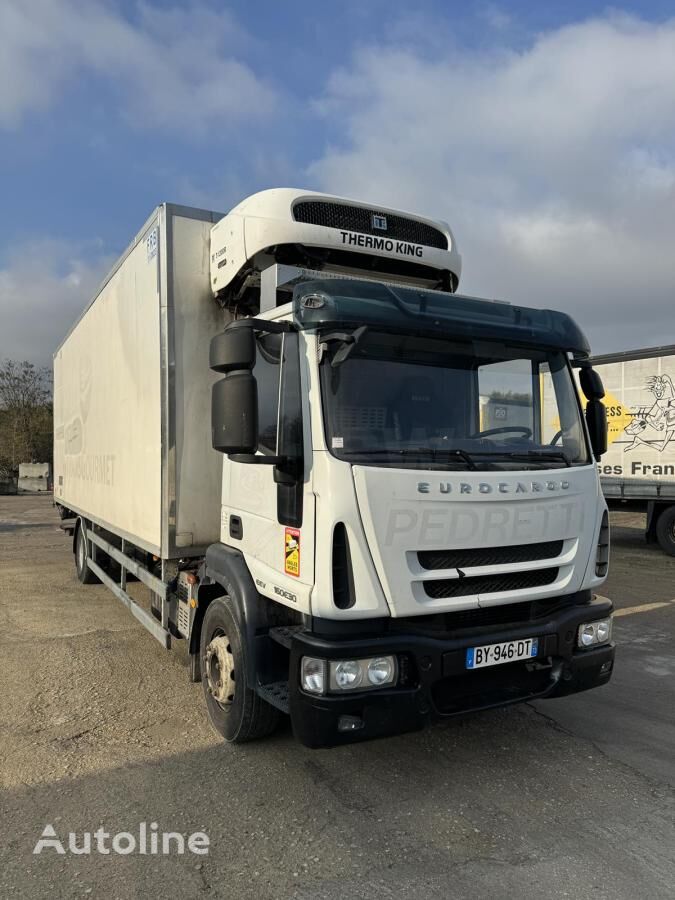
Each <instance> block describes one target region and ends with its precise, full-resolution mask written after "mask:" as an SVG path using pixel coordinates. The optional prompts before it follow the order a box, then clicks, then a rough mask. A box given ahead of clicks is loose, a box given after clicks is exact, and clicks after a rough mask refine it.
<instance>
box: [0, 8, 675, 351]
mask: <svg viewBox="0 0 675 900" xmlns="http://www.w3.org/2000/svg"><path fill="white" fill-rule="evenodd" d="M668 7H669V5H668V4H666V3H663V2H653V3H645V4H640V5H631V6H621V7H616V6H615V7H607V6H605V5H600V4H591V3H579V2H566V3H561V2H556V3H545V4H531V3H524V2H522V3H503V4H497V3H474V4H471V3H443V2H432V0H428V2H417V3H415V4H414V5H413V4H407V3H401V2H396V0H388V2H385V0H370V2H367V3H366V2H360V3H359V2H355V0H344V2H341V3H340V4H331V3H326V2H324V3H316V2H315V3H309V2H307V3H305V2H299V0H295V2H285V3H278V2H276V3H273V2H259V3H251V2H249V3H245V2H231V3H225V2H209V0H198V2H183V3H175V4H172V3H167V2H160V0H155V2H151V0H146V2H144V3H136V2H114V0H88V2H85V0H32V2H30V3H29V2H26V0H3V3H2V5H1V7H0V197H1V199H2V210H3V215H2V216H1V217H0V358H2V357H9V356H27V357H29V358H33V359H35V360H36V361H44V360H48V359H49V358H50V356H51V351H52V350H53V348H54V347H55V346H56V345H57V344H58V342H59V341H60V339H61V337H62V335H63V333H64V332H65V330H66V329H67V327H68V325H69V324H70V322H71V321H72V319H73V318H74V317H75V315H76V314H77V310H78V309H79V308H81V307H82V306H83V305H84V303H85V301H86V298H87V296H88V294H89V293H90V292H91V291H92V290H93V289H94V286H95V284H96V283H97V281H98V279H99V278H100V277H101V276H102V275H103V274H104V272H105V269H106V267H107V266H109V264H110V262H111V261H112V260H113V259H114V257H115V256H116V255H117V254H118V253H119V252H120V251H121V250H122V249H123V248H124V246H125V245H126V243H127V242H128V241H129V240H130V238H131V237H132V236H133V235H134V234H135V232H136V230H137V228H138V227H139V226H140V224H141V223H142V222H143V220H144V219H145V218H146V216H147V215H148V214H149V212H150V211H151V209H152V208H153V207H154V206H155V205H156V204H157V203H159V202H161V201H163V200H171V201H175V202H181V203H187V204H191V205H197V206H206V207H208V208H211V209H221V210H223V211H225V210H227V209H228V208H229V207H230V206H232V205H234V203H236V202H237V201H238V200H239V199H241V198H242V197H243V196H245V195H246V194H248V193H251V192H253V191H255V190H259V189H261V188H264V187H270V186H281V185H293V186H301V187H302V186H306V187H310V188H316V189H319V190H326V191H329V192H334V193H341V194H345V195H348V196H357V197H360V196H363V197H364V199H369V200H371V201H379V202H382V203H383V204H384V203H386V204H388V205H390V206H400V207H402V208H409V209H411V210H413V211H418V212H421V213H424V214H428V215H431V216H438V217H440V218H444V219H446V220H448V221H449V222H450V224H451V225H452V226H453V228H454V230H455V233H456V236H457V240H458V243H459V245H460V249H461V251H462V252H463V255H464V280H463V284H462V289H463V290H465V291H466V292H470V293H481V294H487V295H488V296H505V297H506V298H507V299H511V300H514V301H519V302H525V303H531V304H533V305H539V306H558V307H561V308H564V309H566V310H567V311H569V312H571V313H572V314H573V315H575V316H576V317H577V318H578V319H579V321H580V322H581V324H582V326H584V327H585V328H586V329H587V330H588V332H589V334H590V336H591V338H592V341H593V344H594V346H595V348H596V349H597V350H599V351H608V350H612V349H621V348H626V347H632V346H644V345H648V344H653V343H664V342H675V329H673V328H672V326H671V324H670V321H671V320H670V309H671V308H672V301H673V299H675V298H674V294H675V289H674V288H675V265H674V264H673V254H672V250H671V249H670V248H672V246H673V241H674V240H675V224H674V221H673V220H674V219H675V217H673V215H672V210H673V208H675V207H674V206H673V201H674V200H675V22H674V21H673V20H669V18H668V17H669V15H672V12H671V10H672V7H671V9H669V8H668ZM637 298H639V300H638V299H637Z"/></svg>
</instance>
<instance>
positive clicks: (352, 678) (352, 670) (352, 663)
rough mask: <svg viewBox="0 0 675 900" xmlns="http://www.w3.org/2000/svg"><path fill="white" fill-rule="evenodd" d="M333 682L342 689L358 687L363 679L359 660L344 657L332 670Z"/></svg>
mask: <svg viewBox="0 0 675 900" xmlns="http://www.w3.org/2000/svg"><path fill="white" fill-rule="evenodd" d="M334 678H335V684H336V686H337V687H339V688H342V690H349V689H350V688H356V687H358V686H359V685H360V684H361V682H362V680H363V672H362V671H361V666H360V664H359V661H358V660H356V659H345V660H343V662H339V663H337V665H336V666H335V670H334Z"/></svg>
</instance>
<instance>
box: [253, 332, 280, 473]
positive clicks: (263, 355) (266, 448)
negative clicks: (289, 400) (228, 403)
mask: <svg viewBox="0 0 675 900" xmlns="http://www.w3.org/2000/svg"><path fill="white" fill-rule="evenodd" d="M281 338H282V335H280V334H265V335H262V336H260V337H258V338H257V343H258V352H257V354H256V361H255V366H254V367H253V375H254V376H255V380H256V383H257V385H258V450H260V452H261V453H265V454H267V455H274V454H275V453H276V450H277V424H278V420H279V372H280V368H281V365H280V363H281Z"/></svg>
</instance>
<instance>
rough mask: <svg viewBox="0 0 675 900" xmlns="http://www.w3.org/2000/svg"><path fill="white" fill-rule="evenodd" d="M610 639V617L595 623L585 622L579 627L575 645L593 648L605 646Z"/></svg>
mask: <svg viewBox="0 0 675 900" xmlns="http://www.w3.org/2000/svg"><path fill="white" fill-rule="evenodd" d="M611 638H612V617H611V616H610V617H609V618H608V619H598V621H597V622H586V623H585V624H583V625H580V626H579V632H578V634H577V645H578V646H579V647H593V646H595V645H597V644H606V643H608V642H609V641H610V640H611Z"/></svg>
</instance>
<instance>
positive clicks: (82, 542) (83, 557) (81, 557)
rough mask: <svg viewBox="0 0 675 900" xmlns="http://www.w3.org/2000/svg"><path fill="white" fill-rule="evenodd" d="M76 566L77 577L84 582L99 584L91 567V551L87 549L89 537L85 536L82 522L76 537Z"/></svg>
mask: <svg viewBox="0 0 675 900" xmlns="http://www.w3.org/2000/svg"><path fill="white" fill-rule="evenodd" d="M75 568H76V570H77V577H78V578H79V580H80V581H81V582H82V584H98V583H99V582H100V578H98V577H97V576H96V575H94V573H93V572H92V571H91V569H90V568H89V553H88V551H87V539H86V536H85V531H84V525H82V523H80V525H79V526H78V529H77V535H76V537H75Z"/></svg>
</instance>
